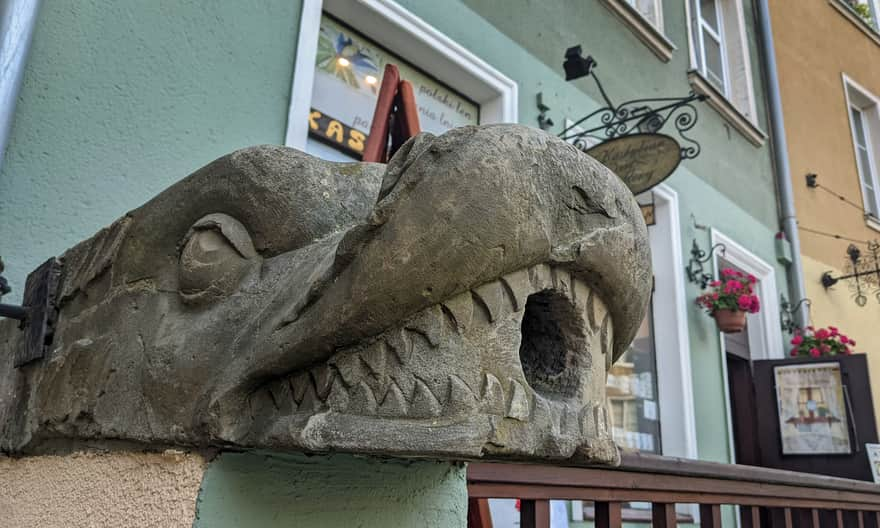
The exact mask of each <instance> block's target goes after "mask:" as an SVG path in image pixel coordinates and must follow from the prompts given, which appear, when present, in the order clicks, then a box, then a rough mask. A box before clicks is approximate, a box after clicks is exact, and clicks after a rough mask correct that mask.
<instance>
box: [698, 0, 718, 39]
mask: <svg viewBox="0 0 880 528" xmlns="http://www.w3.org/2000/svg"><path fill="white" fill-rule="evenodd" d="M700 17H701V18H702V19H703V20H705V21H706V23H707V24H708V25H709V27H711V28H712V29H714V30H715V32H716V33H718V11H717V10H716V9H715V0H700Z"/></svg>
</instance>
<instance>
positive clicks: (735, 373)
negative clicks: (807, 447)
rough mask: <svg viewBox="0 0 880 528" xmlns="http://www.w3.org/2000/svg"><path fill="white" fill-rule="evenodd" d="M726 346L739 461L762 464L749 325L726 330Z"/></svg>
mask: <svg viewBox="0 0 880 528" xmlns="http://www.w3.org/2000/svg"><path fill="white" fill-rule="evenodd" d="M724 348H725V350H726V351H727V357H726V360H727V386H728V391H729V394H730V422H731V425H732V427H733V446H734V453H735V456H736V463H737V464H746V465H750V466H760V465H761V452H760V447H759V445H758V427H757V421H756V413H755V390H754V386H755V383H754V378H753V376H752V361H751V354H750V353H749V339H748V327H746V329H745V330H743V331H742V332H739V333H736V334H724Z"/></svg>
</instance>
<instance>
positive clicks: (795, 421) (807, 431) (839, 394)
mask: <svg viewBox="0 0 880 528" xmlns="http://www.w3.org/2000/svg"><path fill="white" fill-rule="evenodd" d="M773 376H774V378H775V382H776V396H777V408H778V411H779V431H780V437H781V441H782V454H783V455H820V454H821V455H827V454H850V453H852V447H851V446H850V440H849V419H848V416H847V404H846V400H845V399H844V398H845V396H844V392H845V390H846V388H845V387H844V385H843V382H842V381H841V375H840V364H838V363H837V362H829V363H806V364H792V365H781V366H776V367H774V368H773Z"/></svg>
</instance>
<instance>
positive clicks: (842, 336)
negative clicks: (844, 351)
mask: <svg viewBox="0 0 880 528" xmlns="http://www.w3.org/2000/svg"><path fill="white" fill-rule="evenodd" d="M840 342H841V343H843V344H844V345H845V344H847V343H849V338H848V337H846V336H845V335H843V334H840Z"/></svg>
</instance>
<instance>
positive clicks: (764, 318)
mask: <svg viewBox="0 0 880 528" xmlns="http://www.w3.org/2000/svg"><path fill="white" fill-rule="evenodd" d="M710 239H711V244H712V246H714V245H715V244H724V248H725V249H724V255H723V256H722V255H719V254H718V252H715V253H714V254H713V255H712V267H713V270H714V272H715V276H716V277H718V276H719V275H718V272H719V271H720V270H719V265H718V261H719V259H721V258H723V259H724V260H726V261H727V262H729V263H730V264H732V265H733V266H736V267H737V268H739V269H740V270H742V271H744V272H746V273H751V274H752V275H754V276H755V278H757V279H758V287H757V292H756V293H757V295H758V298H759V299H760V300H761V311H760V312H758V313H756V314H749V315H748V326H749V328H751V329H753V330H755V331H754V332H751V331H750V332H749V352H750V354H751V358H752V359H753V360H761V359H783V358H784V357H785V352H784V351H783V348H782V327H781V326H780V324H779V300H778V299H779V291H778V290H777V288H776V271H775V269H774V268H773V266H771V265H770V264H768V263H767V262H766V261H765V260H763V259H762V258H760V257H758V256H757V255H755V254H754V253H752V252H751V251H749V250H748V249H746V248H745V247H744V246H742V245H741V244H739V243H738V242H736V241H735V240H734V239H733V238H731V237H729V236H727V235H725V234H724V233H722V232H721V231H719V230H718V229H715V228H712V229H711V232H710ZM707 324H710V323H707ZM711 324H714V323H711ZM718 346H719V350H720V352H721V357H720V360H721V370H722V373H723V380H724V383H723V385H724V407H725V413H726V414H727V452H728V456H729V458H730V463H731V464H735V463H736V449H735V444H734V441H733V415H732V413H731V407H730V387H729V386H728V383H727V379H728V378H727V376H728V374H727V350H726V348H725V346H724V334H722V333H721V332H720V331H719V332H718Z"/></svg>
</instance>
